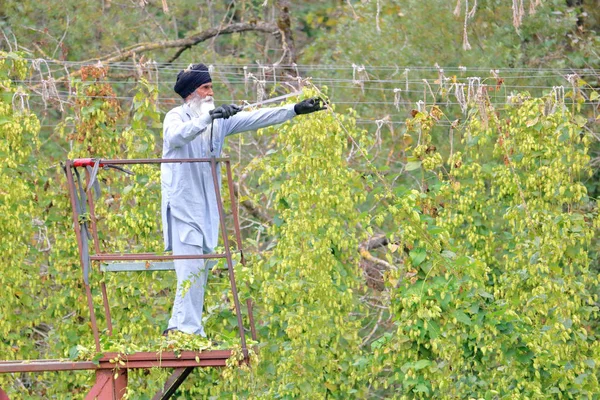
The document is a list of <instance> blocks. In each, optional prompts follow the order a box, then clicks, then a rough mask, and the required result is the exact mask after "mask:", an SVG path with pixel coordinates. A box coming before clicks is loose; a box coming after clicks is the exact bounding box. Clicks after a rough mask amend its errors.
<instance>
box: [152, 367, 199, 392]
mask: <svg viewBox="0 0 600 400" xmlns="http://www.w3.org/2000/svg"><path fill="white" fill-rule="evenodd" d="M193 370H194V367H187V368H176V369H175V371H174V372H173V374H172V375H171V376H170V377H169V379H168V380H167V382H166V383H165V387H164V388H163V390H161V391H160V392H158V393H156V395H155V396H154V397H153V398H152V400H166V399H170V398H171V396H172V395H174V394H175V391H176V390H177V388H179V386H181V384H182V383H183V381H184V380H185V378H187V377H188V375H189V374H191V373H192V371H193Z"/></svg>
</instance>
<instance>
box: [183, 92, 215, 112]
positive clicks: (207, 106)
mask: <svg viewBox="0 0 600 400" xmlns="http://www.w3.org/2000/svg"><path fill="white" fill-rule="evenodd" d="M186 104H187V105H188V107H189V108H190V110H192V111H193V112H194V113H195V114H196V117H199V116H200V115H202V114H207V113H208V112H209V111H211V110H214V109H215V100H214V99H213V97H212V96H208V97H204V98H200V96H198V95H197V94H195V95H194V96H192V98H191V99H190V100H189V101H188V102H187V103H186Z"/></svg>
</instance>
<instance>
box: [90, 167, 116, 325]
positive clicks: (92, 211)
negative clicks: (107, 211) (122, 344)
mask: <svg viewBox="0 0 600 400" xmlns="http://www.w3.org/2000/svg"><path fill="white" fill-rule="evenodd" d="M85 178H86V182H87V183H88V185H89V186H90V190H88V191H87V201H88V206H89V208H90V230H91V231H92V238H93V241H94V250H95V251H96V253H100V240H99V239H98V227H97V225H96V209H95V207H94V195H93V193H92V189H93V188H92V185H91V182H90V178H91V177H90V172H89V171H88V169H87V168H86V169H85ZM90 267H91V266H90ZM100 275H104V273H103V272H102V271H100ZM100 289H101V291H102V304H103V305H104V319H105V320H106V327H107V328H108V334H109V336H112V332H113V326H112V317H111V315H110V305H109V304H108V293H107V292H106V283H105V282H104V281H101V282H100Z"/></svg>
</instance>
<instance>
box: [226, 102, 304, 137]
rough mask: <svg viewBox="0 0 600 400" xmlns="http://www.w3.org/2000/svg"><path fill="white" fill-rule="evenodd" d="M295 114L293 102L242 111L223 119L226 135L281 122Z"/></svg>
mask: <svg viewBox="0 0 600 400" xmlns="http://www.w3.org/2000/svg"><path fill="white" fill-rule="evenodd" d="M295 116H296V113H295V112H294V105H293V104H288V105H285V106H283V107H272V108H261V109H259V110H255V111H242V112H240V113H238V114H236V115H234V116H233V117H231V118H229V119H226V120H223V121H224V122H223V129H224V130H225V136H228V135H233V134H235V133H239V132H245V131H253V130H256V129H260V128H264V127H266V126H271V125H276V124H281V123H283V122H285V121H288V120H290V119H292V118H294V117H295Z"/></svg>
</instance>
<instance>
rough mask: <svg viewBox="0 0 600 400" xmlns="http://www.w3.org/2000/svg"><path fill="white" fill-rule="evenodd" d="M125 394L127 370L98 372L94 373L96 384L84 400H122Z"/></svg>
mask: <svg viewBox="0 0 600 400" xmlns="http://www.w3.org/2000/svg"><path fill="white" fill-rule="evenodd" d="M126 392H127V370H125V369H119V370H117V371H116V372H114V371H109V370H99V371H96V384H95V385H94V386H93V387H92V389H91V390H90V391H89V393H88V394H87V396H85V400H118V399H122V398H123V396H124V395H125V393H126Z"/></svg>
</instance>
